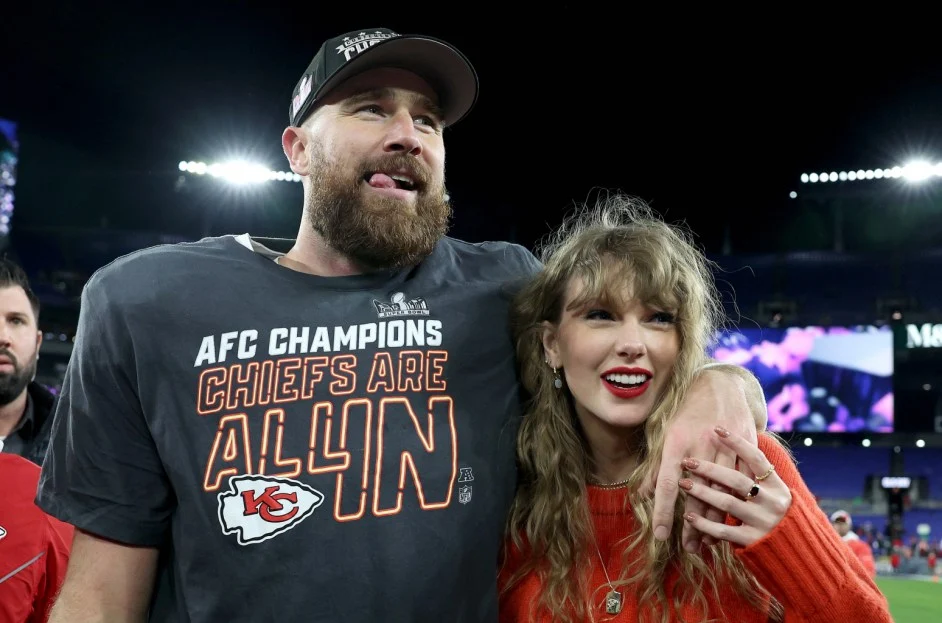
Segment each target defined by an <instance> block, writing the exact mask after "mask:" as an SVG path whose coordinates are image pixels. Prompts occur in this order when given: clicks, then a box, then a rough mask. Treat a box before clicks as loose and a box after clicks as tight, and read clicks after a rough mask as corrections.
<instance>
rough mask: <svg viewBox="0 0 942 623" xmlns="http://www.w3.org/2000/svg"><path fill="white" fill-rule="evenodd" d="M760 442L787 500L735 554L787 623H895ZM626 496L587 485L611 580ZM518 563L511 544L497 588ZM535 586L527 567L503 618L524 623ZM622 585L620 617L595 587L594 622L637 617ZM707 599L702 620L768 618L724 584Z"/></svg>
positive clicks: (794, 478) (807, 498) (597, 582)
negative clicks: (772, 521) (768, 528)
mask: <svg viewBox="0 0 942 623" xmlns="http://www.w3.org/2000/svg"><path fill="white" fill-rule="evenodd" d="M759 447H760V448H761V449H762V451H763V452H765V455H766V456H767V457H768V458H769V460H770V461H772V463H774V464H775V467H776V473H777V474H778V475H779V476H780V477H781V478H782V480H783V481H784V482H785V483H786V484H787V485H788V486H789V488H790V489H791V491H792V505H791V507H790V508H789V510H788V513H787V514H786V515H785V517H784V518H783V519H782V521H781V522H780V523H779V524H778V526H776V527H775V528H774V529H773V530H772V532H770V533H769V534H767V535H766V536H765V537H763V538H762V539H760V540H759V541H757V542H755V543H753V544H752V545H750V546H748V547H737V548H735V553H736V555H737V556H738V557H739V559H740V560H742V562H743V564H744V565H745V567H746V568H747V569H748V570H749V571H750V572H751V573H752V574H753V575H755V577H756V579H757V580H758V581H759V583H760V584H761V585H762V586H764V587H765V588H766V590H768V591H769V592H770V593H771V594H772V595H774V596H775V598H776V599H778V601H779V602H780V603H781V604H782V606H783V607H784V609H785V621H786V623H805V622H808V623H825V622H830V621H834V622H837V621H841V622H843V621H853V622H854V623H884V622H885V623H892V621H893V619H892V617H891V616H890V612H889V608H888V607H887V603H886V599H885V598H884V597H883V594H882V593H881V592H880V590H879V589H878V588H877V586H876V584H874V582H873V580H872V579H871V578H870V577H869V575H868V573H867V572H866V571H865V570H864V569H863V567H862V566H861V564H860V562H859V561H858V560H857V558H856V557H855V556H854V555H853V554H852V553H851V552H850V550H849V549H848V548H847V546H846V545H845V544H844V543H843V542H842V541H841V539H840V537H839V536H838V534H837V533H836V532H835V530H834V529H833V528H832V527H831V525H830V523H828V518H827V517H826V516H825V514H824V512H823V511H821V510H820V509H819V508H818V506H817V503H816V502H815V500H814V496H812V495H811V492H810V491H809V490H808V487H807V486H806V485H805V483H804V481H803V480H802V479H801V476H800V475H799V473H798V470H797V469H796V467H795V464H794V463H793V462H792V460H791V458H790V457H789V456H788V454H787V453H786V452H785V451H784V450H783V449H782V447H781V446H779V445H778V443H777V442H776V441H775V440H773V439H771V438H770V437H768V436H765V435H760V437H759ZM760 495H761V494H760ZM626 496H627V489H600V488H598V487H591V486H590V487H589V490H588V498H589V505H590V507H591V512H592V519H593V523H594V526H595V534H596V539H597V541H598V546H599V550H600V553H601V556H602V558H603V559H604V560H605V564H606V567H607V569H608V573H609V575H610V576H611V577H612V579H615V578H616V577H618V576H619V575H620V573H619V572H620V566H619V565H620V562H621V560H622V551H621V549H618V548H616V547H615V545H616V544H617V543H619V541H622V539H624V538H625V537H627V536H628V535H629V534H630V533H631V532H632V530H633V528H634V516H633V515H632V513H631V510H630V508H629V509H627V510H626V508H625V497H626ZM652 538H653V537H652ZM520 564H521V558H520V553H519V552H518V551H517V550H516V549H515V548H513V546H512V545H508V552H507V560H506V562H505V564H504V565H503V567H502V569H501V572H500V587H501V589H502V590H503V588H504V586H505V583H506V581H507V579H508V578H509V577H510V576H511V575H512V574H513V572H514V571H515V570H516V569H517V568H518V566H519V565H520ZM676 580H677V574H676V573H674V574H672V575H671V576H670V577H669V579H668V586H667V589H668V591H670V588H671V587H672V586H673V584H674V583H675V581H676ZM605 584H606V579H605V573H604V572H603V570H602V568H601V565H600V562H599V560H598V556H593V557H592V567H591V569H590V583H589V586H590V589H591V590H594V589H596V588H598V587H599V586H603V585H605ZM539 590H540V586H539V581H538V579H537V577H536V574H535V573H531V574H530V575H528V576H527V577H525V578H523V579H522V580H521V581H520V582H519V583H517V584H515V585H514V586H513V587H512V588H511V589H510V591H509V592H508V593H506V594H503V595H502V597H501V603H500V621H501V623H524V622H529V621H530V611H531V606H532V604H533V602H534V600H535V597H536V596H537V595H538V593H539ZM619 590H620V591H621V593H622V600H623V606H622V610H621V613H619V614H618V615H607V614H605V608H604V603H603V602H604V596H605V594H606V593H607V592H608V591H607V588H606V590H600V591H597V592H595V593H594V596H595V598H596V599H595V600H594V601H595V607H594V610H593V612H594V613H595V620H596V621H632V622H634V621H638V620H639V618H638V617H639V604H638V599H637V596H636V595H635V594H634V593H633V591H632V590H631V587H630V586H623V587H622V588H620V589H619ZM707 602H708V607H709V612H708V613H706V615H707V616H706V617H705V619H706V620H713V621H735V622H736V623H752V622H756V623H765V622H766V621H767V620H768V613H767V612H765V611H761V610H757V609H756V608H754V607H752V606H751V605H750V604H749V603H748V602H747V601H745V599H743V598H742V597H740V596H739V595H738V594H737V593H735V592H734V591H733V590H732V589H731V588H730V587H727V586H720V599H719V601H716V600H714V599H713V597H712V595H707ZM721 605H722V609H721V608H720V606H721ZM702 618H704V617H703V616H702V613H696V612H694V611H693V608H689V609H687V611H686V612H684V619H673V618H672V619H671V620H672V621H688V620H689V621H698V620H701V619H702ZM534 621H536V622H538V623H544V622H550V621H551V619H550V617H549V616H547V615H546V613H545V612H541V613H540V616H538V617H536V618H535V619H534Z"/></svg>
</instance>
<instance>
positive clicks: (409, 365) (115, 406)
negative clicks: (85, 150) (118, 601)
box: [37, 236, 539, 623]
mask: <svg viewBox="0 0 942 623" xmlns="http://www.w3.org/2000/svg"><path fill="white" fill-rule="evenodd" d="M274 255H275V254H274V253H272V252H271V251H270V250H269V249H267V248H265V247H263V246H261V245H260V244H259V243H258V242H257V241H252V240H251V239H249V238H248V237H247V236H240V237H233V236H225V237H220V238H211V239H206V240H203V241H200V242H196V243H184V244H176V245H165V246H159V247H154V248H151V249H146V250H144V251H139V252H136V253H133V254H131V255H128V256H125V257H122V258H119V259H118V260H115V261H114V262H112V263H111V264H109V265H108V266H106V267H104V268H102V269H100V270H99V271H98V272H96V273H95V275H93V276H92V278H91V279H90V280H89V281H88V283H87V285H86V287H85V290H84V292H83V294H82V307H81V315H80V321H79V331H78V335H77V337H76V342H75V348H74V351H73V354H72V359H71V361H70V363H69V366H68V370H67V372H66V377H65V381H64V385H63V389H62V397H61V399H60V402H59V404H58V410H57V412H56V420H55V428H54V430H53V436H52V442H51V445H50V449H49V452H48V455H47V459H46V463H45V465H44V468H43V475H42V480H41V483H40V488H39V493H38V496H37V503H38V504H39V505H40V507H42V508H43V509H44V510H46V511H47V512H49V513H50V514H52V515H54V516H56V517H59V518H60V519H62V520H64V521H67V522H69V523H72V524H74V525H75V526H77V527H78V528H80V529H82V530H85V531H87V532H90V533H93V534H97V535H99V536H102V537H106V538H109V539H112V540H115V541H119V542H123V543H127V544H134V545H143V546H152V547H159V548H161V557H160V576H159V580H158V583H157V586H156V588H155V597H154V605H153V608H152V613H151V617H150V620H151V621H185V622H193V623H197V622H199V623H202V622H207V623H208V622H211V623H220V622H227V623H230V622H237V621H292V622H295V621H450V622H455V621H468V622H471V621H475V622H477V621H496V620H497V605H496V604H497V595H496V567H497V558H498V552H499V548H500V544H501V540H502V530H503V526H504V521H505V517H506V513H507V510H508V506H509V503H510V500H511V499H512V496H513V492H514V487H515V484H516V472H515V469H514V442H515V434H516V424H517V420H518V416H519V413H520V405H519V394H518V391H519V390H518V385H517V377H516V374H515V365H514V350H513V344H512V340H511V336H510V330H509V326H508V323H507V314H508V304H509V302H510V298H511V296H512V294H513V292H514V291H515V288H516V287H518V286H519V284H520V283H521V282H522V281H523V280H525V279H527V278H528V277H530V276H531V275H532V274H533V273H534V272H535V271H536V270H538V268H539V263H538V262H537V260H536V259H535V258H534V257H533V255H532V254H530V253H529V251H527V250H526V249H524V248H523V247H520V246H518V245H514V244H509V243H481V244H469V243H465V242H460V241H457V240H454V239H450V238H445V239H443V240H442V241H441V242H440V243H439V244H438V245H437V247H436V249H435V251H434V253H433V254H432V255H431V256H430V257H429V258H428V259H426V260H425V261H423V262H422V263H421V264H420V265H419V266H417V267H414V268H410V269H407V270H401V271H396V272H387V273H380V274H371V275H358V276H353V277H335V278H325V277H317V276H312V275H308V274H304V273H300V272H296V271H293V270H290V269H287V268H284V267H282V266H279V265H278V264H276V263H275V262H273V261H272V258H273V257H274Z"/></svg>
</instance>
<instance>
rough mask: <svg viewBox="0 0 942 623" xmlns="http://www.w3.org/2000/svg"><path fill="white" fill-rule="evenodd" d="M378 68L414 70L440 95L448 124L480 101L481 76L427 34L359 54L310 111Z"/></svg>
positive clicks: (316, 98) (328, 84)
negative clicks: (346, 84)
mask: <svg viewBox="0 0 942 623" xmlns="http://www.w3.org/2000/svg"><path fill="white" fill-rule="evenodd" d="M377 67H398V68H400V69H405V70H406V71H411V72H413V73H415V74H416V75H418V76H419V77H421V78H422V79H424V80H425V81H426V82H428V83H429V86H431V87H432V89H434V90H435V92H436V93H437V94H438V99H439V102H438V103H439V106H441V108H442V111H443V112H444V115H445V124H446V125H454V124H456V123H457V122H459V121H461V119H463V118H464V117H465V115H467V114H468V113H469V112H470V111H471V109H472V108H473V107H474V103H475V102H476V101H477V98H478V75H477V72H475V71H474V67H473V66H472V65H471V62H470V61H468V59H467V58H466V57H465V55H464V54H462V53H461V52H459V51H458V50H457V49H456V48H454V47H452V46H451V45H449V44H448V43H445V42H444V41H440V40H438V39H434V38H432V37H426V36H424V35H402V36H399V37H393V38H391V39H387V40H385V41H383V42H381V43H377V44H376V45H374V46H373V47H371V48H369V49H368V50H365V51H363V52H361V53H360V54H358V55H357V56H356V58H354V59H353V60H351V61H350V62H348V63H346V64H345V65H344V66H343V67H342V68H341V69H340V70H339V71H337V72H336V73H335V74H334V75H332V76H331V77H330V79H329V80H327V81H326V82H325V83H324V84H322V85H321V87H320V88H319V89H318V90H317V92H316V93H315V94H314V96H313V97H312V102H311V106H310V109H313V108H314V107H315V106H317V104H318V103H319V101H320V100H321V99H322V98H323V97H324V96H325V95H326V94H327V93H329V92H330V91H332V90H333V89H335V88H336V87H337V86H338V85H339V84H340V83H342V82H344V81H345V80H348V79H350V78H351V77H353V76H355V75H356V74H359V73H362V72H364V71H366V70H368V69H374V68H377Z"/></svg>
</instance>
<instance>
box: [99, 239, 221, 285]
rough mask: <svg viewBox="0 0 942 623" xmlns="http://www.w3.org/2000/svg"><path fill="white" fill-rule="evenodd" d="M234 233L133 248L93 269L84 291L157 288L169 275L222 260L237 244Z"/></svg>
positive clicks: (188, 273)
mask: <svg viewBox="0 0 942 623" xmlns="http://www.w3.org/2000/svg"><path fill="white" fill-rule="evenodd" d="M238 244H239V243H238V242H237V241H236V240H235V238H234V237H233V236H218V237H212V238H203V239H201V240H196V241H193V242H173V243H167V244H159V245H155V246H151V247H146V248H144V249H138V250H137V251H132V252H131V253H127V254H125V255H122V256H120V257H117V258H115V259H113V260H112V261H111V262H109V263H107V264H105V265H104V266H102V267H101V268H99V269H98V270H96V271H95V272H94V273H93V274H92V276H91V277H90V278H89V279H88V281H87V282H86V285H85V288H86V290H97V289H100V288H105V289H108V290H109V292H110V293H111V294H117V293H118V292H121V291H128V290H130V291H133V290H136V289H140V288H152V289H157V288H160V287H161V285H162V284H166V283H167V282H168V279H167V278H168V277H173V276H179V275H186V276H188V277H190V278H192V277H194V276H196V275H199V274H202V273H203V270H202V269H205V268H207V267H206V261H207V260H213V259H217V260H218V259H224V258H225V257H227V256H228V255H231V253H232V250H233V249H234V248H236V247H237V246H238Z"/></svg>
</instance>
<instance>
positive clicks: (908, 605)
mask: <svg viewBox="0 0 942 623" xmlns="http://www.w3.org/2000/svg"><path fill="white" fill-rule="evenodd" d="M877 585H878V586H879V587H880V590H882V591H883V594H884V595H886V599H887V601H888V602H890V612H891V613H892V614H893V620H894V621H895V622H896V623H930V622H932V621H942V582H925V581H922V580H902V579H896V578H884V577H879V578H877Z"/></svg>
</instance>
